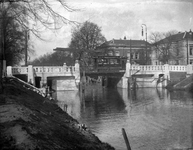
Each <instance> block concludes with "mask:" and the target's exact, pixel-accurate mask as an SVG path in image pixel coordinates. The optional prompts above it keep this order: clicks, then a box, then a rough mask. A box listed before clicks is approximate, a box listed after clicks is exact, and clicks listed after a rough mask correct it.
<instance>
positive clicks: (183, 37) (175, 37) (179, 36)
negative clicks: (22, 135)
mask: <svg viewBox="0 0 193 150" xmlns="http://www.w3.org/2000/svg"><path fill="white" fill-rule="evenodd" d="M191 38H192V39H193V32H192V31H191V30H190V31H189V32H187V31H185V32H178V33H177V34H174V35H171V36H168V37H166V38H164V39H162V40H160V41H158V42H157V43H165V42H166V41H170V42H177V41H183V40H186V39H191Z"/></svg>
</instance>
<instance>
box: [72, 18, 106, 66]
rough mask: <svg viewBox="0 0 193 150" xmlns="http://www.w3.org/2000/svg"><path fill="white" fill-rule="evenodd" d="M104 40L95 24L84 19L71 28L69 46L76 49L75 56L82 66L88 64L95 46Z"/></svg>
mask: <svg viewBox="0 0 193 150" xmlns="http://www.w3.org/2000/svg"><path fill="white" fill-rule="evenodd" d="M105 41H106V38H105V37H104V36H103V35H102V33H101V28H100V27H98V25H97V24H95V23H92V22H89V21H86V22H84V23H83V24H81V25H78V26H75V27H74V28H73V30H72V38H71V42H70V44H69V47H70V48H73V49H77V51H76V53H75V55H76V56H75V57H77V59H78V60H80V62H81V65H82V66H89V64H90V63H91V62H90V60H91V59H90V58H91V56H92V54H93V52H94V50H95V49H96V47H97V46H99V45H101V44H102V43H103V42H105Z"/></svg>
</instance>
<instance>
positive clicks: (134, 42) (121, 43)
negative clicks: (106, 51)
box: [98, 39, 150, 48]
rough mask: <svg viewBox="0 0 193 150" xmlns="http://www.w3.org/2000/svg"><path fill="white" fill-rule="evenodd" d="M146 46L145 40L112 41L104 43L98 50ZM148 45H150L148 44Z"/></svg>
mask: <svg viewBox="0 0 193 150" xmlns="http://www.w3.org/2000/svg"><path fill="white" fill-rule="evenodd" d="M130 45H132V46H145V45H146V41H144V40H126V39H123V40H122V39H112V40H110V41H107V42H105V43H103V44H102V45H100V46H99V47H98V48H105V47H111V46H112V47H113V46H123V47H124V46H126V47H128V46H130ZM147 45H150V44H149V43H148V42H147Z"/></svg>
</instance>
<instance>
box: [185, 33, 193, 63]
mask: <svg viewBox="0 0 193 150" xmlns="http://www.w3.org/2000/svg"><path fill="white" fill-rule="evenodd" d="M192 36H193V34H192V31H191V30H190V31H189V32H185V38H186V45H187V65H188V64H189V43H188V40H189V39H192Z"/></svg>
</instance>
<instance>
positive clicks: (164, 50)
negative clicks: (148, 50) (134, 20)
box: [150, 30, 184, 64]
mask: <svg viewBox="0 0 193 150" xmlns="http://www.w3.org/2000/svg"><path fill="white" fill-rule="evenodd" d="M176 34H178V32H177V31H175V30H173V31H169V32H166V33H160V32H154V33H151V35H150V41H151V44H152V45H153V51H154V54H155V55H156V58H157V59H158V60H159V61H160V62H162V64H166V63H169V62H175V64H179V59H181V58H183V57H184V56H183V53H182V52H181V51H180V48H181V45H180V43H179V42H178V41H177V40H178V39H176V38H175V35H176Z"/></svg>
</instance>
